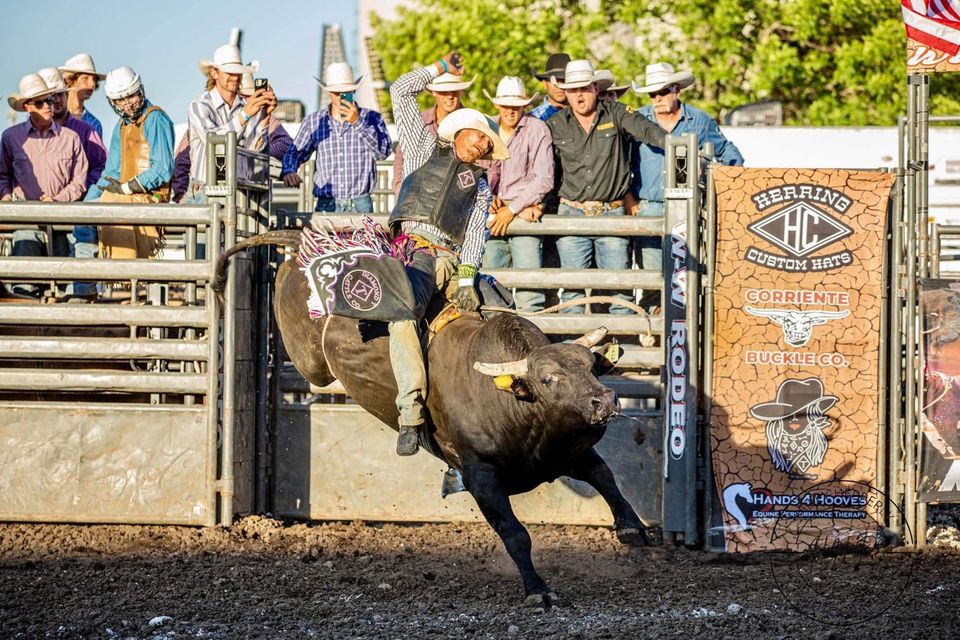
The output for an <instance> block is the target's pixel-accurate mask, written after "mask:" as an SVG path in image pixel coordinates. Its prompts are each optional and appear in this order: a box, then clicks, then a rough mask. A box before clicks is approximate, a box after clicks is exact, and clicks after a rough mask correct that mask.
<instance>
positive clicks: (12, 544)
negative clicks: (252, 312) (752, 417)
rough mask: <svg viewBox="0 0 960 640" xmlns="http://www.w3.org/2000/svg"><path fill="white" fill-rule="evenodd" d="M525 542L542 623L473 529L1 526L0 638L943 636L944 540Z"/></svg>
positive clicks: (953, 621) (955, 592) (954, 553)
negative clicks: (865, 555)
mask: <svg viewBox="0 0 960 640" xmlns="http://www.w3.org/2000/svg"><path fill="white" fill-rule="evenodd" d="M958 524H960V523H958ZM955 532H956V529H953V530H952V532H948V533H949V535H947V538H950V536H951V535H952V536H953V538H956V535H955ZM531 533H532V535H533V539H534V549H535V560H536V561H537V563H538V566H539V568H540V570H541V573H542V574H543V575H544V577H545V578H546V579H547V581H548V582H549V583H550V584H551V586H552V587H553V589H554V590H555V591H556V593H557V595H558V597H559V598H560V600H561V606H559V607H555V608H553V609H550V610H547V611H543V610H536V609H528V608H524V607H522V606H521V602H522V593H521V588H520V582H519V579H518V577H517V574H516V571H515V569H514V567H513V564H512V563H511V562H510V560H509V558H508V557H507V556H506V554H505V553H504V551H503V550H502V547H501V545H500V542H499V540H498V539H497V538H496V537H495V535H494V534H493V532H492V530H490V529H489V528H488V527H486V526H483V525H449V524H448V525H422V526H395V525H371V524H362V523H332V524H311V525H306V524H289V523H288V524H284V523H281V522H278V521H275V520H271V519H268V518H264V517H257V516H254V517H248V518H245V519H243V520H241V521H240V522H239V523H238V524H236V525H235V526H234V527H233V528H232V529H229V530H227V529H223V528H215V529H196V528H188V527H154V526H64V525H20V524H3V525H0V638H3V639H8V638H117V639H119V638H156V639H160V638H301V637H302V638H423V637H436V638H459V637H473V638H509V637H517V638H530V637H536V638H621V637H623V638H680V637H685V638H686V637H698V638H746V637H749V638H843V637H856V638H868V637H877V638H880V637H883V638H891V637H895V638H925V639H926V638H947V637H957V634H958V633H960V550H958V549H952V548H950V543H949V541H948V543H947V544H946V545H944V546H938V547H928V548H927V549H925V550H924V551H922V552H919V553H904V552H902V551H892V552H881V553H879V554H878V555H876V556H874V557H871V558H870V559H868V560H867V561H866V562H864V563H862V564H858V565H857V566H852V565H843V566H839V567H838V566H837V565H836V564H832V565H831V564H830V563H825V564H823V565H822V566H814V567H812V568H810V567H807V568H800V569H798V568H797V567H796V566H795V565H794V564H793V563H792V562H791V561H790V560H788V559H785V558H783V557H772V556H764V555H753V556H732V555H720V554H712V553H705V552H698V551H688V550H686V549H682V548H679V549H677V548H665V547H656V548H643V549H630V548H627V547H624V546H621V545H620V544H619V543H618V542H617V540H616V538H615V537H614V535H613V534H612V533H611V532H610V531H609V530H605V529H597V528H589V527H550V526H538V527H531ZM951 540H952V541H953V542H956V540H955V539H951ZM955 546H958V547H960V543H957V544H956V545H955ZM805 571H810V572H812V573H810V574H806V575H805V574H804V572H805ZM812 574H817V575H822V576H823V578H819V577H816V576H813V575H812ZM811 576H812V580H813V582H814V583H819V584H830V582H831V580H837V579H839V580H841V582H842V585H843V590H844V591H845V592H846V593H843V594H833V595H831V594H829V593H828V594H819V596H814V597H813V598H812V599H809V598H806V597H805V596H803V595H802V594H803V591H802V587H803V581H804V580H805V579H809V578H811ZM878 584H886V585H889V589H887V588H884V589H882V590H881V596H879V597H881V598H882V597H883V595H882V594H884V593H891V594H893V596H891V597H890V598H889V599H890V606H889V608H887V606H886V605H884V606H883V607H881V608H882V609H885V610H883V611H879V610H871V609H870V607H871V606H874V607H876V605H875V604H874V605H871V602H874V603H875V601H876V600H877V599H878V595H877V593H876V592H875V591H871V590H875V589H876V588H877V587H876V585H878ZM858 585H860V586H859V587H858ZM778 587H783V588H784V589H785V590H787V591H790V592H791V595H792V596H793V598H794V599H795V600H797V599H798V600H799V602H798V604H799V606H800V608H801V609H804V610H806V611H807V613H810V614H812V615H814V616H815V617H818V616H819V614H824V615H826V616H827V617H828V618H829V617H830V616H834V615H837V614H840V615H841V617H847V618H848V619H854V618H856V619H859V618H861V617H866V619H865V620H864V621H863V622H862V623H859V624H856V625H854V626H847V627H839V626H834V625H829V624H822V623H818V622H815V621H813V620H811V619H810V618H809V617H807V616H805V615H802V614H801V613H800V612H798V611H796V610H794V609H793V608H792V607H791V606H790V605H789V604H788V603H787V601H786V599H785V597H784V594H785V593H786V591H785V592H783V593H781V592H780V591H779V590H778ZM797 588H800V589H801V590H800V591H797V590H796V589H797ZM797 593H800V594H801V596H799V598H798V597H797ZM824 595H826V596H827V603H828V604H824V602H823V601H822V598H823V596H824ZM818 597H819V598H820V601H818ZM843 607H848V608H849V609H847V610H844V609H843ZM826 609H830V611H826ZM831 619H832V618H831Z"/></svg>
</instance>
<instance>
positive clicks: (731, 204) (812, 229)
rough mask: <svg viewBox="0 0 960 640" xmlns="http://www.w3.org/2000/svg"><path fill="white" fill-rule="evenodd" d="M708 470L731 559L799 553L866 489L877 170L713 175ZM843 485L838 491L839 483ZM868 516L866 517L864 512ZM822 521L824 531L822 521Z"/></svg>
mask: <svg viewBox="0 0 960 640" xmlns="http://www.w3.org/2000/svg"><path fill="white" fill-rule="evenodd" d="M713 176H714V180H715V182H716V193H717V260H716V281H715V282H716V284H715V290H714V297H715V325H714V326H715V333H714V336H713V340H714V384H713V389H714V397H713V405H712V407H713V408H712V410H711V416H710V432H711V439H712V446H713V449H712V450H713V465H714V471H715V480H716V483H717V492H718V494H719V499H720V502H721V504H722V512H723V517H724V523H723V524H724V528H723V531H724V537H725V544H726V548H727V549H728V550H730V551H752V550H758V549H770V548H797V547H798V546H802V542H801V541H799V540H798V539H797V538H795V537H794V538H786V537H783V536H780V537H778V536H777V535H776V525H777V523H778V521H779V520H781V519H784V518H787V519H793V520H794V521H795V522H797V521H800V520H801V519H802V521H803V522H804V523H805V524H804V527H805V528H806V529H809V530H810V535H812V536H817V535H818V533H817V531H816V529H817V528H818V527H828V526H836V522H837V519H841V520H843V519H845V518H849V519H856V518H869V517H875V516H877V515H878V514H877V513H876V510H877V509H879V506H877V505H876V504H875V501H872V500H868V499H867V496H865V495H860V494H859V493H858V492H857V491H852V490H847V489H843V490H841V489H837V488H836V487H837V486H840V485H837V484H832V483H833V481H839V480H844V481H852V482H859V483H863V486H867V485H869V486H873V485H874V482H875V480H876V462H877V439H878V435H879V433H878V429H879V427H878V419H879V416H878V406H877V405H878V391H877V390H878V375H879V357H880V354H879V348H880V346H879V343H880V318H881V313H882V309H883V278H884V275H883V273H884V271H883V247H884V233H885V226H884V225H885V220H886V214H887V203H888V199H889V194H890V190H891V187H892V185H893V182H894V177H893V176H892V175H890V174H887V173H881V172H870V171H847V170H817V169H744V168H742V167H720V168H716V169H714V172H713ZM848 486H849V485H848ZM870 511H873V513H870ZM827 523H829V525H828V524H827Z"/></svg>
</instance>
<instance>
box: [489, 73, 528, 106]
mask: <svg viewBox="0 0 960 640" xmlns="http://www.w3.org/2000/svg"><path fill="white" fill-rule="evenodd" d="M483 95H485V96H487V100H489V101H490V102H492V103H493V104H495V105H497V106H498V107H525V106H527V105H528V104H530V103H531V102H536V101H537V98H539V97H540V94H539V93H535V94H533V97H530V98H528V97H527V90H526V89H525V88H524V87H523V80H521V79H520V78H518V77H517V76H503V78H502V79H501V80H500V82H499V84H497V95H495V96H493V97H492V98H491V97H490V94H489V93H487V90H486V89H484V90H483Z"/></svg>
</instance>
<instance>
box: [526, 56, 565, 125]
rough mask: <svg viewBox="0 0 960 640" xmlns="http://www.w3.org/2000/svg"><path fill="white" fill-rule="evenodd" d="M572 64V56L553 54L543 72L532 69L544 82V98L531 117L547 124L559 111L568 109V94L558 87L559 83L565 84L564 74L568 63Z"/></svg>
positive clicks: (531, 113) (533, 110)
mask: <svg viewBox="0 0 960 640" xmlns="http://www.w3.org/2000/svg"><path fill="white" fill-rule="evenodd" d="M568 62H570V56H568V55H567V54H565V53H553V54H550V56H549V57H548V58H547V64H546V65H544V66H545V69H544V70H543V71H537V70H536V69H530V73H532V74H533V75H534V76H535V77H536V78H537V79H538V80H540V81H542V82H543V91H544V94H545V95H544V97H543V102H541V103H540V104H539V105H538V106H536V107H534V108H533V109H531V111H530V115H531V116H533V117H534V118H539V119H540V120H543V121H544V122H546V121H547V120H549V119H550V116H552V115H553V114H555V113H556V112H558V111H561V110H563V109H566V108H567V94H566V93H565V92H564V91H563V89H561V88H560V87H559V86H557V82H558V81H559V82H563V77H564V73H566V69H567V63H568Z"/></svg>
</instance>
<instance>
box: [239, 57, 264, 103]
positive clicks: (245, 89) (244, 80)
mask: <svg viewBox="0 0 960 640" xmlns="http://www.w3.org/2000/svg"><path fill="white" fill-rule="evenodd" d="M250 66H251V67H253V71H248V72H246V73H245V74H243V75H242V76H240V89H239V93H240V95H242V96H243V97H245V98H249V97H250V96H252V95H253V94H254V92H255V91H256V90H257V89H256V86H255V85H254V81H253V80H254V78H253V74H255V73H256V72H257V71H259V70H260V61H259V60H251V61H250Z"/></svg>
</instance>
